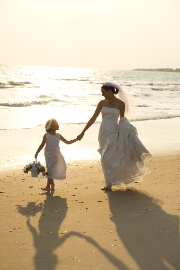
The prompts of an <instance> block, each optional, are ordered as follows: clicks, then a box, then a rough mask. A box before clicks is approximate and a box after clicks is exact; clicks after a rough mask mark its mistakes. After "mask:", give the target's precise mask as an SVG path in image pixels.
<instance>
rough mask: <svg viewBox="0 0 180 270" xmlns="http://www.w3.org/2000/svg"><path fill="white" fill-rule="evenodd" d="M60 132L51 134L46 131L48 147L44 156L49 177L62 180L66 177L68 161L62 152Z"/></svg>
mask: <svg viewBox="0 0 180 270" xmlns="http://www.w3.org/2000/svg"><path fill="white" fill-rule="evenodd" d="M59 142H60V134H56V135H51V134H49V133H46V147H45V149H44V156H45V161H46V166H47V173H48V175H47V177H48V178H50V179H56V180H62V179H66V169H67V166H66V162H65V160H64V157H63V156H62V154H61V151H60V147H59Z"/></svg>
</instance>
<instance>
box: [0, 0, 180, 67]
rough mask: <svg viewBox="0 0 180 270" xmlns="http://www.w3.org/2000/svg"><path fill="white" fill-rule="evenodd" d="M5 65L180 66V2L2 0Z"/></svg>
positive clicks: (0, 46) (0, 36) (0, 47)
mask: <svg viewBox="0 0 180 270" xmlns="http://www.w3.org/2000/svg"><path fill="white" fill-rule="evenodd" d="M0 64H5V65H40V66H41V65H42V66H60V67H78V68H95V69H96V68H97V69H118V70H130V69H134V68H180V0H0Z"/></svg>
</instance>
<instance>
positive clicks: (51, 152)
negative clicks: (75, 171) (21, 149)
mask: <svg viewBox="0 0 180 270" xmlns="http://www.w3.org/2000/svg"><path fill="white" fill-rule="evenodd" d="M45 128H46V131H47V132H46V134H44V136H43V140H42V143H41V144H40V146H39V148H38V149H37V151H36V154H35V158H36V159H37V156H38V153H39V152H40V151H41V150H42V149H43V147H44V145H45V144H46V147H45V151H44V155H45V161H46V166H47V177H48V178H47V185H46V187H45V188H42V190H46V191H50V190H54V187H55V185H54V180H53V179H57V180H61V179H66V169H67V166H66V162H65V160H64V157H63V156H62V154H61V151H60V148H59V142H60V140H61V141H63V142H64V143H66V144H71V143H74V142H76V141H78V139H77V138H76V139H74V140H70V141H68V140H66V139H65V138H64V137H63V136H62V135H60V134H59V133H56V130H58V129H59V125H58V122H57V121H56V120H55V119H50V120H48V121H47V123H46V125H45Z"/></svg>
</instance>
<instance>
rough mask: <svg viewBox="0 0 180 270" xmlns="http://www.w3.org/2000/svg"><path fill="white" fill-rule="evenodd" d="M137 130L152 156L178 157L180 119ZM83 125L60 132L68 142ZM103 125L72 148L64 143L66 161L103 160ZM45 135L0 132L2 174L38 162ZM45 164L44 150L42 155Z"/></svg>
mask: <svg viewBox="0 0 180 270" xmlns="http://www.w3.org/2000/svg"><path fill="white" fill-rule="evenodd" d="M132 124H133V125H134V126H135V127H136V128H137V131H138V136H139V138H140V140H141V141H142V143H143V144H144V145H145V147H146V148H147V149H148V150H149V152H150V153H151V154H152V155H158V154H161V155H164V154H167V153H169V154H173V153H174V154H176V153H179V152H180V117H179V118H173V119H161V120H149V121H141V122H132ZM84 126H85V125H84V124H81V125H62V126H60V130H59V133H61V134H62V135H63V136H64V137H65V138H67V139H73V138H76V136H77V135H78V134H79V133H80V132H81V131H82V129H83V128H84ZM99 126H100V124H93V125H92V126H91V127H90V128H89V129H88V130H87V131H86V133H85V136H84V138H83V139H82V140H81V141H78V142H76V143H74V144H71V145H66V144H63V143H62V142H61V143H60V148H61V152H62V154H63V156H64V157H65V160H66V162H75V161H76V160H77V161H79V160H91V161H92V160H100V155H99V153H98V152H97V149H98V147H99V145H98V131H99ZM44 133H45V130H44V128H39V127H38V128H31V129H22V130H0V149H1V151H0V171H1V170H6V169H10V168H13V169H14V168H16V167H18V168H20V166H21V167H23V166H25V165H26V164H28V163H29V162H32V161H33V160H34V153H35V151H36V150H37V148H38V147H39V145H40V143H41V141H42V137H43V135H44ZM38 160H39V161H40V162H41V163H42V164H44V151H43V150H42V151H41V152H40V154H39V155H38Z"/></svg>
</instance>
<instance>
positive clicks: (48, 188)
mask: <svg viewBox="0 0 180 270" xmlns="http://www.w3.org/2000/svg"><path fill="white" fill-rule="evenodd" d="M41 189H42V190H44V191H50V190H51V189H50V187H45V188H41Z"/></svg>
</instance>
